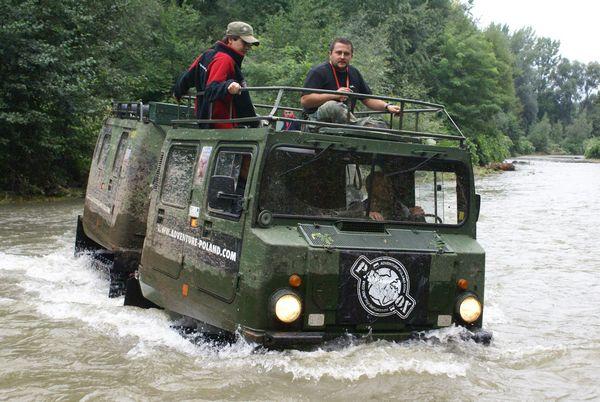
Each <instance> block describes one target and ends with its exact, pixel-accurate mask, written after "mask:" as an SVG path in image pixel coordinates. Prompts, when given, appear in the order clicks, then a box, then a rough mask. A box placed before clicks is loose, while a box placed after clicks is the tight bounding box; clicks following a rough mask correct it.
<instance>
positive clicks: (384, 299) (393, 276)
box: [350, 255, 416, 319]
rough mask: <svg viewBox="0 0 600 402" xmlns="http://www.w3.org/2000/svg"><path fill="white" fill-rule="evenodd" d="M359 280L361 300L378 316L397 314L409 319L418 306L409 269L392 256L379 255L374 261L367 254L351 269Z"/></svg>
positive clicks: (358, 288) (370, 311) (372, 313)
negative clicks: (412, 295)
mask: <svg viewBox="0 0 600 402" xmlns="http://www.w3.org/2000/svg"><path fill="white" fill-rule="evenodd" d="M350 273H351V274H352V276H353V277H354V278H356V279H357V284H356V290H357V293H358V300H359V301H360V304H361V305H362V306H363V308H364V309H365V310H366V311H367V312H368V313H369V314H371V315H374V316H376V317H386V316H390V315H393V314H397V315H398V316H399V317H400V318H403V319H404V318H406V317H408V315H409V314H410V313H411V311H412V310H413V309H414V307H415V305H416V301H415V299H413V298H412V297H411V296H410V294H409V291H410V279H409V277H408V271H407V270H406V268H405V267H404V265H402V264H401V263H400V261H398V260H396V259H395V258H392V257H379V258H376V259H374V260H373V261H370V260H369V259H368V258H367V257H365V256H364V255H361V256H360V257H358V259H357V260H356V261H355V262H354V264H353V265H352V268H350Z"/></svg>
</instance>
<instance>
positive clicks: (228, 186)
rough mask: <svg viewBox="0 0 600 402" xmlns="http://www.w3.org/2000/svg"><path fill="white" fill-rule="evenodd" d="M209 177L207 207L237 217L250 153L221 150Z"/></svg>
mask: <svg viewBox="0 0 600 402" xmlns="http://www.w3.org/2000/svg"><path fill="white" fill-rule="evenodd" d="M216 160H217V161H216V164H215V168H214V171H213V175H212V176H211V178H210V185H209V190H208V193H209V197H208V207H209V209H210V210H211V211H213V212H217V213H221V214H224V215H227V216H230V217H236V218H239V217H240V215H241V213H242V209H243V200H244V193H245V191H246V185H247V184H248V173H249V171H250V166H251V162H252V154H250V153H249V152H248V151H245V150H244V151H242V150H239V151H238V150H221V151H219V154H218V155H217V158H216Z"/></svg>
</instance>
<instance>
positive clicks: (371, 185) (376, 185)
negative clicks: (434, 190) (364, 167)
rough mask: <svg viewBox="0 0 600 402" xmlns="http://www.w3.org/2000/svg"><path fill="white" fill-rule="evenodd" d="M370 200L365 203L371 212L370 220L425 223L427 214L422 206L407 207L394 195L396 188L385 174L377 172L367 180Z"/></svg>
mask: <svg viewBox="0 0 600 402" xmlns="http://www.w3.org/2000/svg"><path fill="white" fill-rule="evenodd" d="M366 185H367V190H368V191H369V198H367V199H366V200H365V201H363V203H364V204H365V208H368V210H369V218H371V219H373V220H376V221H384V220H392V219H399V220H410V221H424V220H425V212H424V211H423V208H421V207H420V206H414V207H411V208H409V207H407V206H406V205H404V204H403V203H402V202H401V201H400V200H398V199H396V197H395V195H394V187H393V186H392V183H391V182H390V180H389V179H388V178H387V177H385V175H384V174H383V172H381V171H375V172H373V173H371V174H370V175H369V176H367V180H366Z"/></svg>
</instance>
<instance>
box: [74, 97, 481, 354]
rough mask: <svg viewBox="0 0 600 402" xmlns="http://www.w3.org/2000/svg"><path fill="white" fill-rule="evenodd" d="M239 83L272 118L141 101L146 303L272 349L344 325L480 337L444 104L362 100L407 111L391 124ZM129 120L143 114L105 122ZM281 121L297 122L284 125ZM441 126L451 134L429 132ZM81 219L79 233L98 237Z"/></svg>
mask: <svg viewBox="0 0 600 402" xmlns="http://www.w3.org/2000/svg"><path fill="white" fill-rule="evenodd" d="M247 90H251V91H256V92H258V93H263V92H269V91H270V92H273V91H274V92H276V94H277V96H276V98H275V100H274V102H273V104H268V105H261V104H259V105H257V106H259V107H264V108H267V110H268V113H266V114H264V115H262V116H259V117H257V118H243V119H231V120H230V121H232V122H237V123H239V124H244V123H247V122H251V121H252V122H256V121H258V122H260V125H261V127H259V128H236V129H230V130H214V129H201V128H200V127H202V126H204V125H205V124H207V123H214V122H218V121H216V120H212V121H211V120H202V121H199V120H195V119H182V118H173V115H174V114H175V113H174V110H176V108H177V106H175V105H171V106H167V105H159V106H160V107H158V106H157V105H156V104H154V105H153V104H151V105H150V110H154V113H150V116H152V117H151V118H150V117H149V118H148V119H147V121H146V123H145V124H146V126H147V127H148V128H147V129H148V130H156V131H157V132H160V133H161V134H163V135H164V139H163V141H162V148H161V150H160V152H159V153H156V149H155V148H152V153H153V155H155V156H156V160H157V161H158V162H157V163H156V166H155V171H156V175H149V176H152V177H149V176H145V177H146V180H147V183H150V181H152V188H151V189H150V187H148V191H147V192H146V195H149V204H148V207H147V208H148V209H147V211H148V212H147V220H146V221H145V224H146V230H145V238H144V242H143V247H142V250H141V253H140V255H141V258H140V260H139V267H137V272H135V274H136V275H135V277H136V278H138V279H137V280H139V286H140V288H141V294H142V295H143V297H144V298H146V299H148V300H149V301H151V302H152V303H154V304H156V305H158V306H160V307H163V308H165V309H167V310H169V311H172V312H174V313H178V314H181V315H183V316H186V317H191V318H193V319H194V320H197V321H198V322H200V323H202V324H203V326H204V328H206V329H207V330H212V331H215V332H225V333H239V334H241V335H242V336H244V337H246V338H248V339H250V340H252V341H255V342H258V343H261V344H264V345H267V346H273V347H290V346H292V347H296V346H302V345H306V344H315V343H321V342H324V341H326V340H329V339H334V338H337V337H341V336H346V335H348V334H350V335H355V336H359V337H360V336H368V337H370V338H373V339H390V340H401V339H406V338H407V337H410V336H411V335H413V334H414V333H416V332H419V331H426V330H431V329H437V328H442V327H448V326H451V325H460V326H463V327H465V328H468V329H469V330H470V331H472V333H473V334H474V335H473V336H474V338H475V339H477V340H480V341H483V342H488V341H489V340H490V338H491V334H490V333H489V332H486V331H483V330H482V329H481V326H482V317H483V314H482V313H483V301H484V274H485V254H484V251H483V249H482V248H481V247H480V246H479V244H478V243H477V241H476V222H477V218H478V213H479V197H478V196H477V195H476V194H475V187H474V180H473V171H472V166H471V163H470V156H469V152H468V151H467V149H466V146H465V138H464V136H462V134H461V133H460V130H458V127H456V125H455V124H454V123H453V122H452V120H451V119H450V118H449V116H448V115H447V113H446V112H445V110H444V108H443V107H442V106H441V105H436V104H432V103H427V102H420V101H413V100H406V99H398V98H390V97H376V96H370V97H375V98H379V99H384V100H387V101H390V102H395V103H398V104H400V105H401V108H402V110H403V113H402V114H401V115H400V117H399V118H393V117H390V123H391V124H390V126H391V127H392V128H381V126H377V127H359V126H352V125H345V124H334V123H322V122H314V121H308V120H304V119H293V118H287V117H282V116H281V115H282V114H283V111H284V110H293V108H289V107H284V106H282V105H281V101H282V99H287V98H290V94H294V95H296V98H298V97H299V94H300V92H301V91H302V90H303V89H301V88H291V87H266V88H248V89H247ZM311 91H314V92H323V93H330V92H332V91H325V90H322V91H319V90H311ZM351 96H360V94H353V95H351ZM174 108H175V109H174ZM161 110H162V115H161V112H160V111H161ZM178 114H179V115H180V116H181V115H182V114H184V115H185V114H189V109H187V108H186V109H185V110H184V113H182V112H181V111H180V112H179V113H178ZM127 117H129V119H133V118H138V117H139V116H137V115H132V116H125V118H120V119H117V120H113V121H112V123H111V124H113V127H114V126H115V124H116V123H117V122H118V124H121V125H124V124H125V122H124V121H126V120H128V118H127ZM436 117H441V118H442V119H441V122H439V121H438V120H436V119H435V118H436ZM121 120H123V122H121ZM142 120H143V119H142ZM166 121H168V123H165V122H166ZM286 121H299V122H300V123H301V124H302V129H301V130H296V131H283V130H282V128H284V127H285V125H283V124H281V122H286ZM130 124H131V123H130ZM136 124H139V123H136ZM409 124H410V128H407V126H408V125H409ZM423 127H425V128H426V129H427V130H425V129H423ZM447 127H449V128H450V129H452V130H454V134H447V133H439V132H438V131H441V129H444V128H447ZM436 141H438V142H439V144H438V143H436ZM97 148H98V146H97ZM128 149H129V148H128ZM96 152H99V151H98V150H97V151H96ZM126 152H127V151H126ZM133 152H134V151H133V150H132V151H131V153H132V154H133ZM100 153H101V152H100ZM117 154H118V152H116V151H115V155H117ZM89 192H90V190H89V189H88V193H89ZM87 204H88V200H87V198H86V208H87ZM107 211H108V209H106V208H105V212H107ZM86 214H87V210H86V211H84V217H83V222H84V225H83V229H84V231H85V233H84V234H85V236H86V237H87V238H94V239H98V241H97V244H102V241H105V240H103V239H99V236H94V235H93V234H92V233H91V232H93V231H94V227H93V226H87V227H86V225H85V222H86ZM98 215H99V214H98V213H96V216H98ZM96 219H99V218H96ZM115 230H117V231H118V228H115ZM109 237H110V236H109ZM105 242H106V241H105ZM134 271H135V270H131V269H129V270H128V273H129V274H132V273H134ZM132 277H133V276H132ZM134 280H136V279H134ZM128 289H129V288H128ZM126 298H127V296H126Z"/></svg>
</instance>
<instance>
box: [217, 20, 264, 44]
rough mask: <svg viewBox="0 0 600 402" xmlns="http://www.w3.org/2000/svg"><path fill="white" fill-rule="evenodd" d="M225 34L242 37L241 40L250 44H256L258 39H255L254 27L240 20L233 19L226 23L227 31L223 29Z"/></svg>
mask: <svg viewBox="0 0 600 402" xmlns="http://www.w3.org/2000/svg"><path fill="white" fill-rule="evenodd" d="M225 35H235V36H239V37H240V38H242V40H243V41H244V42H246V43H250V44H251V45H258V44H259V41H258V39H256V38H255V37H254V36H253V35H254V29H252V27H251V26H250V24H246V23H245V22H242V21H233V22H230V23H229V25H227V31H225Z"/></svg>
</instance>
